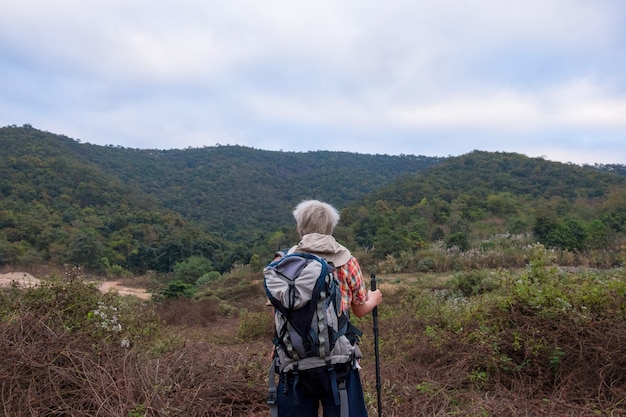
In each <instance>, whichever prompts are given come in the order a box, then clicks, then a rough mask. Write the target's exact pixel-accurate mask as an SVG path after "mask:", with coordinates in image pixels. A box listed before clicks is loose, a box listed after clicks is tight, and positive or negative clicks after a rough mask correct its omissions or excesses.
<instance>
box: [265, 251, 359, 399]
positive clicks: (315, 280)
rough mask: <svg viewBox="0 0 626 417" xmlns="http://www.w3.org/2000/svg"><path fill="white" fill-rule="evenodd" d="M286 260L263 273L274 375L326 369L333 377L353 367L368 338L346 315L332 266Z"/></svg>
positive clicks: (289, 256) (308, 258)
mask: <svg viewBox="0 0 626 417" xmlns="http://www.w3.org/2000/svg"><path fill="white" fill-rule="evenodd" d="M282 255H283V256H282V257H281V258H280V259H277V260H275V261H274V262H272V263H270V264H269V265H268V266H267V267H265V269H264V270H263V275H264V287H265V293H266V295H267V298H268V299H269V301H270V302H271V303H272V305H273V306H274V313H275V314H274V318H275V320H274V321H275V327H276V329H275V330H276V333H275V337H274V346H275V353H274V365H273V367H274V368H275V369H274V370H272V369H270V370H271V371H272V372H273V371H278V372H281V373H282V372H292V373H295V374H296V375H297V373H298V372H299V371H305V370H307V369H312V368H319V367H326V368H327V369H328V370H329V372H331V374H332V373H334V366H335V365H337V364H346V363H350V362H354V360H355V356H356V352H358V347H357V342H358V340H359V337H360V336H361V335H362V334H363V333H362V332H361V331H360V330H359V329H357V328H356V327H355V326H353V325H352V324H351V323H350V320H349V317H348V313H347V312H345V313H344V312H342V311H341V289H340V287H339V283H338V282H337V279H336V277H335V268H334V266H333V265H332V264H329V263H327V262H326V260H325V259H323V258H321V257H319V256H316V255H313V254H310V253H285V252H283V253H282ZM333 376H334V375H333ZM271 379H273V378H271ZM296 380H297V378H296ZM272 382H273V381H270V383H272ZM294 385H295V384H294ZM270 397H271V395H270ZM271 400H272V398H270V401H268V402H269V403H270V404H271ZM336 402H338V397H337V396H336Z"/></svg>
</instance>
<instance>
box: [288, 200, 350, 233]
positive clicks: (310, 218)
mask: <svg viewBox="0 0 626 417" xmlns="http://www.w3.org/2000/svg"><path fill="white" fill-rule="evenodd" d="M293 217H294V218H295V219H296V223H297V225H298V233H299V234H300V236H304V235H308V234H309V233H320V234H323V235H330V234H332V233H333V230H334V229H335V226H337V223H339V212H338V211H337V209H336V208H334V207H333V206H331V205H330V204H328V203H323V202H321V201H318V200H305V201H303V202H301V203H300V204H298V206H297V207H296V209H295V210H294V211H293Z"/></svg>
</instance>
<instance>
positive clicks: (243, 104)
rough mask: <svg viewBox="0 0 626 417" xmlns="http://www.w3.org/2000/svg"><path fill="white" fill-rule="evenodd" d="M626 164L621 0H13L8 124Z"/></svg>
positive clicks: (124, 142) (3, 16) (5, 60)
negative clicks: (493, 153) (520, 154)
mask: <svg viewBox="0 0 626 417" xmlns="http://www.w3.org/2000/svg"><path fill="white" fill-rule="evenodd" d="M26 123H28V124H31V125H32V126H33V127H35V128H37V129H41V130H47V131H49V132H53V133H58V134H63V135H66V136H69V137H71V138H74V139H79V140H81V141H82V142H89V143H93V144H98V145H107V144H112V145H120V146H125V147H132V148H158V149H171V148H179V149H180V148H186V147H203V146H212V145H215V144H218V143H219V144H223V145H224V144H231V145H233V144H239V145H245V146H251V147H254V148H257V149H268V150H279V149H283V150H285V151H292V150H295V151H307V150H318V149H323V150H340V151H350V152H359V153H370V154H376V153H378V154H415V155H427V156H456V155H461V154H464V153H467V152H470V151H472V150H474V149H478V150H485V151H504V152H519V153H523V154H526V155H528V156H532V157H535V156H544V157H545V158H547V159H550V160H555V161H563V162H573V163H620V164H626V1H623V0H436V1H435V0H389V1H372V0H315V1H300V0H264V1H252V0H228V1H215V0H106V1H104V0H90V1H85V0H54V1H52V0H2V2H1V3H0V126H6V125H14V124H15V125H18V126H20V125H22V124H26Z"/></svg>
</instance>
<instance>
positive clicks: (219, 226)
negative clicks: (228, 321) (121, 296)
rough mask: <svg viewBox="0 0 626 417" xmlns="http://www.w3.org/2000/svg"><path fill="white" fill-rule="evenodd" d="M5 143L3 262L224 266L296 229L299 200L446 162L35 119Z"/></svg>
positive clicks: (342, 199)
mask: <svg viewBox="0 0 626 417" xmlns="http://www.w3.org/2000/svg"><path fill="white" fill-rule="evenodd" d="M0 146H1V148H2V153H1V154H0V197H1V200H0V264H8V263H9V264H10V263H23V264H36V263H40V262H51V263H56V264H61V263H65V262H67V263H73V264H80V265H84V266H88V267H90V268H94V269H99V270H102V269H107V268H113V267H116V268H130V269H133V270H139V271H142V270H147V269H153V270H157V271H168V270H170V269H171V267H172V265H173V264H174V263H175V262H177V261H180V260H182V259H185V258H187V257H189V256H192V255H200V256H204V257H207V258H209V259H211V261H212V262H213V263H214V264H215V266H216V268H217V269H220V270H225V269H228V268H229V267H230V266H231V264H232V263H233V262H247V261H248V260H249V258H250V256H251V255H252V254H253V253H254V250H255V247H257V246H258V247H261V248H263V247H264V246H267V242H268V239H270V237H271V236H270V235H271V234H272V233H274V232H276V231H279V230H281V229H284V231H285V233H287V234H289V233H290V231H292V230H293V219H292V218H291V209H292V208H293V207H294V206H295V204H297V203H298V202H299V201H300V200H302V199H305V198H319V199H323V200H326V201H329V202H331V203H333V204H335V205H336V206H337V207H339V208H341V207H344V206H346V205H348V204H350V203H352V202H353V201H356V200H357V199H358V198H361V197H363V196H364V195H366V194H367V193H369V192H371V191H373V190H375V189H376V188H379V187H381V186H383V185H387V184H389V183H391V182H392V181H393V180H394V179H397V178H399V177H402V176H403V175H409V174H412V173H415V172H419V171H422V170H425V169H428V168H430V167H431V166H434V165H436V164H437V163H439V162H440V161H441V160H442V159H440V158H431V157H418V156H389V155H361V154H353V153H345V152H323V151H320V152H306V153H296V152H270V151H262V150H256V149H252V148H246V147H241V146H216V147H205V148H198V149H191V148H190V149H185V150H139V149H130V148H122V147H113V146H97V145H91V144H88V143H80V142H79V141H76V140H73V139H70V138H67V137H65V136H60V135H55V134H52V133H48V132H42V131H39V130H37V129H34V128H32V127H31V126H29V125H25V126H23V127H16V126H11V127H4V128H1V129H0ZM280 236H282V234H279V235H278V238H276V237H275V238H274V240H276V242H274V243H273V244H276V245H278V244H280V243H281V242H280V241H281V239H282V238H281V237H280ZM270 240H271V239H270ZM268 252H269V253H271V249H268Z"/></svg>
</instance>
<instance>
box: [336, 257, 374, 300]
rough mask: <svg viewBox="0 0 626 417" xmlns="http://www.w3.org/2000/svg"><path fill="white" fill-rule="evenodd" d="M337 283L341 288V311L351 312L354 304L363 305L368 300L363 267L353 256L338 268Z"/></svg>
mask: <svg viewBox="0 0 626 417" xmlns="http://www.w3.org/2000/svg"><path fill="white" fill-rule="evenodd" d="M336 274H337V281H339V287H340V288H341V311H346V312H347V311H350V308H351V306H352V304H357V305H358V304H363V303H365V301H366V300H367V289H366V288H365V280H364V279H363V273H362V272H361V266H360V265H359V262H358V261H357V260H356V258H355V257H354V256H353V257H351V258H350V260H349V261H348V262H347V263H346V264H345V265H342V266H340V267H338V268H337V271H336Z"/></svg>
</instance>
